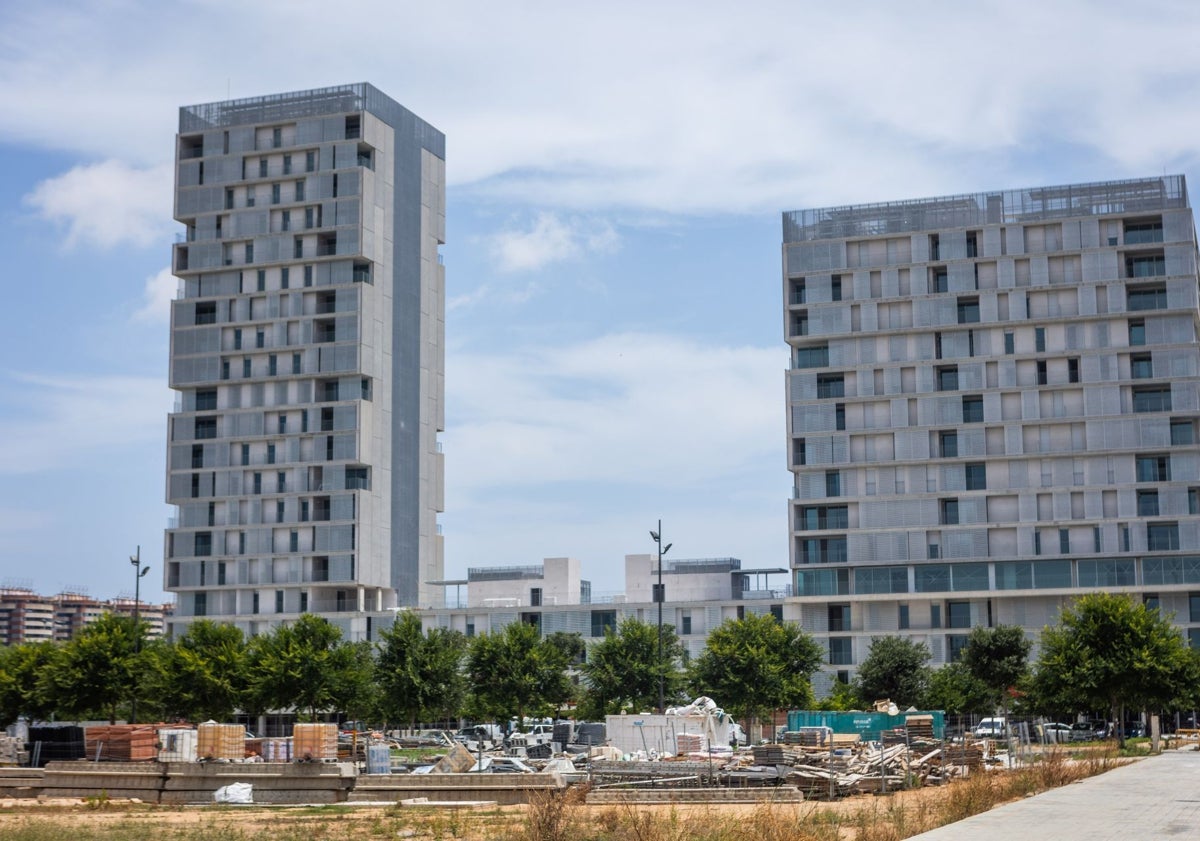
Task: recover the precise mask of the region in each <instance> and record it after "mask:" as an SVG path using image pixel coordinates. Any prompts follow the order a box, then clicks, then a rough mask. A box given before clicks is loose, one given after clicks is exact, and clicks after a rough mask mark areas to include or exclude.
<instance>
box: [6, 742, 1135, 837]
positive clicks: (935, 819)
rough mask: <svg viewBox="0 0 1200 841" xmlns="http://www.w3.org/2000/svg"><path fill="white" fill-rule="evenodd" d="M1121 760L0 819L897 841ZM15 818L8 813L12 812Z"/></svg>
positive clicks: (297, 833)
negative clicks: (892, 780)
mask: <svg viewBox="0 0 1200 841" xmlns="http://www.w3.org/2000/svg"><path fill="white" fill-rule="evenodd" d="M1121 761H1122V760H1120V759H1118V758H1117V757H1116V756H1115V755H1114V754H1099V753H1091V754H1089V755H1088V756H1087V757H1086V758H1083V759H1072V758H1071V757H1070V756H1069V755H1068V754H1066V753H1049V754H1046V755H1044V756H1043V757H1042V758H1041V760H1040V761H1038V762H1036V763H1034V764H1032V765H1030V766H1028V767H1026V768H1023V769H1021V770H1017V771H1011V772H1009V771H991V772H984V773H977V774H975V775H973V776H972V777H969V778H967V779H965V780H961V781H957V782H954V783H951V784H950V785H947V786H943V787H940V788H930V789H922V790H919V791H906V792H898V793H896V794H895V795H893V796H890V797H871V796H860V797H855V798H851V799H848V800H844V801H841V802H837V803H802V804H772V803H764V804H762V805H758V806H720V805H713V806H700V805H694V806H693V805H688V806H676V807H670V806H637V805H632V804H629V805H621V806H606V807H600V806H587V805H586V804H585V803H584V802H583V800H584V796H585V792H584V791H583V790H582V789H581V788H578V787H576V788H573V789H569V790H567V791H566V792H564V793H562V794H557V795H552V796H548V797H545V798H543V799H540V800H538V801H536V802H534V803H532V804H530V806H529V807H527V808H524V807H504V808H502V809H493V810H490V811H486V812H479V811H460V810H438V809H429V810H413V809H401V808H390V809H373V808H367V809H357V808H356V809H348V808H347V807H344V806H342V807H336V806H335V807H326V808H321V809H282V810H281V809H275V810H265V809H264V810H259V809H247V810H242V809H211V808H209V809H200V810H195V809H193V810H180V809H172V808H169V807H148V806H141V807H131V806H128V805H126V804H121V803H120V802H117V801H114V802H111V803H109V804H106V808H105V809H102V810H98V809H95V808H92V809H89V808H87V807H86V806H84V805H80V806H77V807H74V808H68V809H61V810H40V812H39V810H37V809H35V808H29V809H19V810H18V809H14V810H13V811H11V812H10V811H9V810H8V809H4V810H2V811H0V838H3V839H4V841H62V839H63V838H64V837H67V838H70V839H71V841H143V839H144V840H145V841H249V839H254V838H264V837H269V838H272V839H274V841H353V840H354V839H383V838H389V839H396V838H401V839H412V841H443V839H463V841H899V839H902V838H908V837H910V836H912V835H917V834H919V833H921V832H925V831H927V830H930V829H935V828H937V827H939V826H944V825H946V824H949V823H953V822H955V821H959V820H962V819H963V818H966V817H969V816H971V815H975V814H978V813H980V812H984V811H987V810H988V809H991V808H993V807H995V806H998V805H1000V804H1002V803H1006V802H1009V801H1012V800H1016V799H1020V798H1021V797H1025V796H1028V795H1030V794H1035V793H1038V792H1041V791H1046V790H1048V789H1051V788H1055V787H1057V786H1061V785H1066V784H1068V783H1071V782H1074V781H1076V780H1080V779H1083V778H1085V777H1089V776H1092V775H1094V774H1098V773H1101V772H1103V771H1106V770H1108V769H1110V768H1112V767H1115V765H1117V764H1119V763H1120V762H1121ZM6 813H7V814H6Z"/></svg>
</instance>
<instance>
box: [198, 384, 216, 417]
mask: <svg viewBox="0 0 1200 841" xmlns="http://www.w3.org/2000/svg"><path fill="white" fill-rule="evenodd" d="M216 408H217V391H216V389H205V390H203V391H197V392H196V411H197V412H211V411H213V410H214V409H216Z"/></svg>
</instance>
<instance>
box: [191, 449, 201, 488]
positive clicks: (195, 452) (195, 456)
mask: <svg viewBox="0 0 1200 841" xmlns="http://www.w3.org/2000/svg"><path fill="white" fill-rule="evenodd" d="M203 466H204V445H203V444H192V468H193V469H195V468H198V467H203ZM195 495H196V494H192V496H195Z"/></svg>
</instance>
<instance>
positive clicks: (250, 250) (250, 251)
mask: <svg viewBox="0 0 1200 841" xmlns="http://www.w3.org/2000/svg"><path fill="white" fill-rule="evenodd" d="M243 256H244V257H245V261H246V262H247V263H253V262H254V243H252V242H248V243H246V248H245V253H244V254H243Z"/></svg>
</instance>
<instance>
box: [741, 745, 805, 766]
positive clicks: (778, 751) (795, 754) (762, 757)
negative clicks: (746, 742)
mask: <svg viewBox="0 0 1200 841" xmlns="http://www.w3.org/2000/svg"><path fill="white" fill-rule="evenodd" d="M751 750H752V752H753V754H754V764H755V765H798V764H803V763H804V762H805V760H806V754H805V752H804V751H800V750H795V749H794V748H791V747H788V746H787V745H755V746H754V747H753V748H751Z"/></svg>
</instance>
